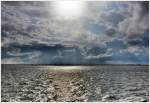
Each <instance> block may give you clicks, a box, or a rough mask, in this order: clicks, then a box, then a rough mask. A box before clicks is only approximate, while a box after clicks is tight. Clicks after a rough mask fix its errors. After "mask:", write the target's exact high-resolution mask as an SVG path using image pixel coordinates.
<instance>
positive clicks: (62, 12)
mask: <svg viewBox="0 0 150 103" xmlns="http://www.w3.org/2000/svg"><path fill="white" fill-rule="evenodd" d="M52 6H53V10H54V12H55V14H56V15H57V16H60V17H62V18H63V19H68V20H69V19H77V18H79V17H80V16H81V15H82V13H83V9H84V3H83V2H82V1H54V2H53V4H52Z"/></svg>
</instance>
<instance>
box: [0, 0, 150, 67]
mask: <svg viewBox="0 0 150 103" xmlns="http://www.w3.org/2000/svg"><path fill="white" fill-rule="evenodd" d="M84 3H85V4H86V7H85V12H84V13H83V14H82V16H81V17H80V18H78V19H73V20H65V19H63V18H61V17H59V16H56V15H55V14H54V11H53V9H52V8H51V7H52V1H51V2H48V1H47V2H46V1H45V2H44V1H43V2H39V1H37V2H36V1H34V2H32V1H28V2H27V1H25V2H23V1H20V2H19V1H12V2H10V1H2V4H1V5H2V7H1V9H2V10H1V38H2V39H1V48H2V63H3V64H148V62H149V59H148V57H149V50H148V48H149V24H148V23H149V3H148V2H146V1H145V2H144V1H138V2H121V1H120V2H117V1H113V2H111V1H107V2H100V1H91V2H90V1H87V2H84Z"/></svg>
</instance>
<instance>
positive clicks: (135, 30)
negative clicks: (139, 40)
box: [118, 1, 149, 37]
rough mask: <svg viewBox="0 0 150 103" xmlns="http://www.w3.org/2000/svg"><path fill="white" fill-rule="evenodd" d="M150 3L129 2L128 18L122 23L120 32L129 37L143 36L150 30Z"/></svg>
mask: <svg viewBox="0 0 150 103" xmlns="http://www.w3.org/2000/svg"><path fill="white" fill-rule="evenodd" d="M148 8H149V2H147V1H143V2H129V9H128V16H127V17H126V18H125V19H124V20H123V21H122V22H120V23H119V24H118V25H119V31H120V32H121V33H124V34H126V35H127V36H129V37H130V36H133V35H142V34H143V33H144V32H146V31H148V29H149V22H148V21H149V9H148Z"/></svg>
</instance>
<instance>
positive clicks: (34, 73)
mask: <svg viewBox="0 0 150 103" xmlns="http://www.w3.org/2000/svg"><path fill="white" fill-rule="evenodd" d="M1 101H2V102H85V101H87V102H148V101H149V67H148V65H92V66H48V65H16V64H2V65H1Z"/></svg>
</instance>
